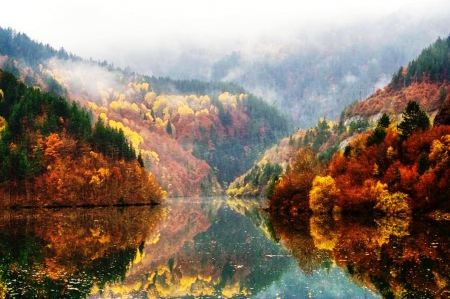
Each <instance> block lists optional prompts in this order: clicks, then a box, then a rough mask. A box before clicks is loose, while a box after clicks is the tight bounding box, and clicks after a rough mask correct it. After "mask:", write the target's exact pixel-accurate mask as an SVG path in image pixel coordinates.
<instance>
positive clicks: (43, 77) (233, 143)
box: [0, 29, 288, 196]
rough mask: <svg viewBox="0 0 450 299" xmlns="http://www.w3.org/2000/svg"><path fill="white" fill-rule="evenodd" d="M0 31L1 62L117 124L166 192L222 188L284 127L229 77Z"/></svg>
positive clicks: (285, 126) (285, 124)
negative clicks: (138, 67)
mask: <svg viewBox="0 0 450 299" xmlns="http://www.w3.org/2000/svg"><path fill="white" fill-rule="evenodd" d="M1 33H2V39H3V41H2V44H0V54H1V56H0V66H2V67H4V68H5V69H7V70H8V71H10V72H12V73H14V74H16V75H17V76H18V77H20V79H21V80H23V81H24V82H25V84H27V85H29V86H36V87H39V88H41V89H42V90H44V91H53V92H56V93H57V94H60V95H65V96H67V97H68V98H70V99H71V100H74V101H76V102H77V103H79V105H80V107H83V108H86V109H87V110H88V111H89V113H91V115H92V118H93V120H94V122H96V121H97V120H101V121H102V122H103V123H104V124H105V125H108V126H109V127H111V128H114V129H117V130H121V131H122V132H123V134H124V136H125V138H126V140H127V141H128V142H129V143H130V145H131V146H132V148H134V150H135V152H136V154H138V155H139V156H140V157H141V160H142V162H143V164H144V165H145V167H146V168H147V169H149V170H151V172H152V173H153V174H154V175H155V177H156V178H157V180H158V182H159V183H160V184H161V185H162V186H163V188H164V189H165V190H167V192H168V194H169V195H170V196H182V195H200V194H214V193H221V192H222V190H223V187H225V186H227V185H228V183H229V182H231V181H232V180H233V179H234V178H235V177H236V176H238V175H240V174H241V173H243V172H244V171H246V170H247V169H248V168H250V167H251V165H253V163H254V161H255V160H256V159H257V158H258V157H259V156H260V155H261V154H262V153H263V151H264V150H265V149H266V148H267V147H269V146H271V145H272V144H274V143H275V142H277V141H278V140H279V139H280V138H281V137H282V136H285V135H287V134H288V121H287V120H286V118H285V117H284V116H283V115H281V114H280V113H279V112H278V111H277V109H276V108H274V107H271V106H269V105H268V104H266V103H265V102H264V101H263V100H262V99H260V98H257V97H255V96H254V95H252V94H250V93H248V92H246V91H245V90H244V89H242V88H241V87H238V86H236V85H235V84H226V83H209V82H201V81H195V80H190V81H183V80H182V81H176V80H171V79H169V78H156V77H148V76H143V75H139V74H136V73H135V72H132V71H131V70H130V69H125V70H121V69H117V68H114V67H113V66H112V65H109V64H108V63H107V62H94V61H91V60H89V61H86V60H82V59H80V58H78V57H76V56H74V55H72V54H67V53H66V52H65V51H64V50H60V51H55V50H53V49H52V48H51V47H50V46H48V45H47V46H44V45H42V44H39V43H35V42H33V41H30V39H29V38H28V37H26V36H25V35H23V34H19V33H17V32H15V31H14V30H11V29H2V30H1ZM23 49H28V50H26V51H24V50H23ZM54 55H56V56H54ZM58 55H59V56H58ZM41 59H42V60H41Z"/></svg>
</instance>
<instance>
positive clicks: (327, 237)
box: [273, 216, 450, 298]
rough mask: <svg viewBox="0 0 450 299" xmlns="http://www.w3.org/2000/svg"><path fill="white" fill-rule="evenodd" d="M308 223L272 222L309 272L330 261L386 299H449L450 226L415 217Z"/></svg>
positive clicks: (349, 219) (347, 217)
mask: <svg viewBox="0 0 450 299" xmlns="http://www.w3.org/2000/svg"><path fill="white" fill-rule="evenodd" d="M305 218H306V219H296V220H295V222H294V221H293V222H291V223H286V222H284V223H283V222H282V221H278V220H277V219H276V218H274V219H273V225H274V227H275V231H276V233H277V234H278V236H279V237H280V238H281V242H282V243H283V244H284V245H285V246H286V247H287V248H288V249H289V250H290V251H291V252H292V254H293V255H294V257H295V258H296V259H297V260H298V262H299V265H300V267H301V268H302V269H303V270H304V271H305V272H307V273H308V271H309V272H311V271H312V270H313V269H315V268H317V267H319V265H320V263H321V262H322V261H324V260H326V258H331V259H333V260H334V262H335V263H336V264H337V265H338V266H340V267H341V268H343V269H345V271H346V272H347V273H348V274H349V275H350V276H351V277H352V279H353V280H355V282H357V283H359V284H361V285H365V286H367V287H369V288H371V289H373V290H377V291H378V293H380V294H381V295H382V296H383V297H384V298H448V296H449V295H450V239H449V237H448V231H449V230H450V222H435V221H431V220H428V219H427V220H424V219H422V220H414V221H412V219H411V218H410V217H405V218H394V217H384V218H378V219H370V220H369V219H367V218H364V217H360V218H358V217H350V216H345V217H342V218H338V219H331V218H326V217H325V218H324V217H322V218H321V217H311V218H309V216H307V217H305ZM294 225H295V226H296V228H294ZM320 249H323V250H320Z"/></svg>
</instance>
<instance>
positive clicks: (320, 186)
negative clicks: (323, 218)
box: [309, 176, 339, 214]
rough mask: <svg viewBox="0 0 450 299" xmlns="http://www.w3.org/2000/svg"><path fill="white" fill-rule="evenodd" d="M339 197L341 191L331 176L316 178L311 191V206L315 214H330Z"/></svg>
mask: <svg viewBox="0 0 450 299" xmlns="http://www.w3.org/2000/svg"><path fill="white" fill-rule="evenodd" d="M338 195H339V189H337V188H336V183H335V181H334V179H333V178H332V177H331V176H316V177H315V178H314V180H313V182H312V188H311V191H309V206H310V208H311V210H312V211H313V213H315V214H330V213H331V211H332V210H333V207H334V205H335V204H336V200H337V197H338Z"/></svg>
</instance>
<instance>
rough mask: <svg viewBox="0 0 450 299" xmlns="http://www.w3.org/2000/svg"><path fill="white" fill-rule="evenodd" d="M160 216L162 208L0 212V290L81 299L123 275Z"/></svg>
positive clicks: (34, 296)
mask: <svg viewBox="0 0 450 299" xmlns="http://www.w3.org/2000/svg"><path fill="white" fill-rule="evenodd" d="M163 215H164V209H163V208H162V207H153V208H152V207H129V208H124V209H118V208H102V209H101V208H98V209H63V210H22V211H4V212H2V213H1V215H0V228H1V230H0V277H1V278H0V280H1V282H2V283H1V285H2V286H3V290H2V287H0V294H1V293H2V292H5V294H6V297H8V296H12V297H14V296H16V295H17V294H18V295H17V296H19V297H22V298H48V297H51V298H85V297H86V295H87V294H89V292H90V290H91V289H92V287H94V286H95V287H96V288H98V287H102V286H104V285H105V284H106V283H108V282H112V281H120V280H121V279H123V277H124V276H125V273H126V271H127V269H128V268H129V266H130V264H131V263H132V262H133V260H134V259H135V257H136V256H137V255H138V254H139V251H142V249H143V248H142V246H143V244H144V241H145V240H146V239H147V238H148V237H149V235H150V234H151V233H152V232H153V230H154V229H155V227H156V224H157V223H158V222H159V220H160V219H161V218H162V217H163ZM12 294H16V295H12Z"/></svg>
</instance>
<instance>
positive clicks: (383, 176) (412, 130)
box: [270, 37, 450, 216]
mask: <svg viewBox="0 0 450 299" xmlns="http://www.w3.org/2000/svg"><path fill="white" fill-rule="evenodd" d="M449 54H450V37H448V38H446V39H440V38H439V39H438V40H437V41H436V42H435V43H433V44H432V45H431V46H429V47H428V48H426V49H424V50H423V51H422V53H421V54H420V55H419V56H418V57H417V58H416V59H414V60H412V61H411V62H410V63H409V64H408V66H407V67H401V68H400V69H399V70H398V72H397V73H396V74H395V75H394V76H393V78H392V80H391V82H390V84H389V85H387V86H386V87H385V88H384V89H383V90H377V92H375V93H374V94H373V95H371V96H370V97H368V98H367V99H365V100H364V101H361V102H357V103H354V104H353V105H350V106H349V107H347V108H346V109H344V111H343V112H342V113H341V118H340V119H339V120H338V122H336V124H335V125H332V126H330V125H328V124H327V123H326V122H325V120H322V121H319V122H318V125H317V126H316V127H315V128H314V129H312V130H310V131H308V132H313V134H309V135H310V136H309V137H308V138H306V136H307V135H305V137H304V138H303V145H306V146H303V147H301V148H300V150H299V151H298V153H297V156H296V158H295V159H294V160H293V162H292V164H291V165H290V167H289V168H287V170H286V173H285V174H284V175H283V177H282V178H281V179H280V180H279V182H278V183H277V184H276V186H275V187H274V189H273V193H272V194H271V195H272V198H271V202H270V205H271V210H272V211H274V212H280V213H281V214H284V215H291V216H292V215H294V216H295V215H297V214H298V213H300V212H302V211H311V210H312V211H313V212H315V213H316V212H317V213H330V212H331V211H332V210H333V211H334V212H337V211H340V212H342V213H345V212H352V213H355V212H358V213H361V212H366V213H367V212H377V213H382V214H387V215H388V216H389V215H390V216H392V215H403V216H404V215H408V214H409V213H411V212H416V213H426V212H430V211H434V210H441V211H448V210H449V208H450V203H449V201H448V198H449V194H448V186H449V184H450V181H449V177H450V172H449V171H448V166H449V165H448V161H447V158H446V157H447V155H448V138H449V136H450V126H448V122H447V121H446V120H447V119H448V105H449V101H450V99H449V96H448V90H449V88H450V86H449V84H448V79H449V72H448V66H449V63H450V60H449V57H450V55H449ZM435 115H436V116H437V117H436V118H435V117H434V116H435ZM433 119H434V122H433ZM431 124H432V125H431ZM311 137H312V138H311ZM305 139H307V141H306V142H305ZM317 140H319V141H320V142H317ZM315 145H318V147H317V146H315ZM327 151H328V153H327ZM317 152H319V153H320V154H317ZM333 152H335V154H334V155H332V153H333Z"/></svg>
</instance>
